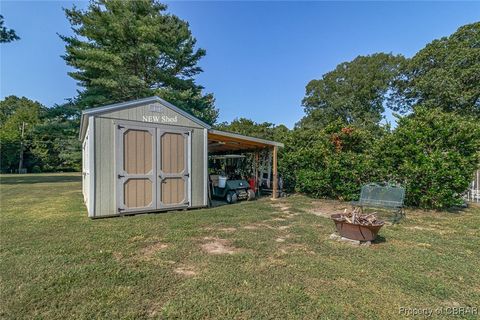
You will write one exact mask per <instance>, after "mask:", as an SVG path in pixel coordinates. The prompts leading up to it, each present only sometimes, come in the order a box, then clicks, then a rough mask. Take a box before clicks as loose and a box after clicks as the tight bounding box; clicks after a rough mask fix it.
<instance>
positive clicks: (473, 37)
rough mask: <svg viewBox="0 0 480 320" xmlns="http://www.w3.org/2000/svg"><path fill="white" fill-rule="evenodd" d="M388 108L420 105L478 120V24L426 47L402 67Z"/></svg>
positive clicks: (404, 108) (479, 74)
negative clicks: (470, 116)
mask: <svg viewBox="0 0 480 320" xmlns="http://www.w3.org/2000/svg"><path fill="white" fill-rule="evenodd" d="M395 87H396V92H395V94H394V95H392V97H393V98H394V99H393V100H392V101H391V107H392V108H393V109H396V110H399V111H412V110H413V109H412V107H413V106H415V105H419V104H421V105H422V106H424V107H430V108H440V109H442V110H444V111H448V112H451V111H455V112H459V113H460V114H465V115H474V116H476V117H480V22H476V23H472V24H468V25H465V26H462V27H460V28H459V29H458V30H457V31H456V32H455V33H453V34H452V35H450V36H449V37H444V38H441V39H438V40H434V41H432V42H431V43H429V44H427V45H426V46H425V48H423V49H422V50H420V51H419V52H418V53H417V54H415V56H414V57H413V58H412V59H410V60H409V61H408V63H406V64H405V65H404V67H403V68H402V77H399V78H398V81H397V83H396V86H395Z"/></svg>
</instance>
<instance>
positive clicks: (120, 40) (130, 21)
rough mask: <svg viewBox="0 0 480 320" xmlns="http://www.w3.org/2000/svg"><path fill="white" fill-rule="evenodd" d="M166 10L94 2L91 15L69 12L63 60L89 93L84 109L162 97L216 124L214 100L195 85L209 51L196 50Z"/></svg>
mask: <svg viewBox="0 0 480 320" xmlns="http://www.w3.org/2000/svg"><path fill="white" fill-rule="evenodd" d="M166 9H167V6H166V5H164V4H162V3H159V2H157V1H156V0H137V1H119V0H93V1H91V2H90V4H89V6H88V8H87V9H86V10H80V9H78V8H76V7H73V8H72V9H65V14H66V16H67V18H68V20H69V22H70V23H71V25H72V30H73V32H74V36H61V38H62V39H63V40H64V41H65V43H66V54H65V56H64V59H65V61H66V62H67V64H68V65H70V66H72V67H73V68H74V69H75V71H73V72H70V73H69V75H70V76H71V77H72V78H74V79H75V80H77V81H78V83H79V85H80V86H82V87H83V88H84V90H83V91H81V92H80V95H79V97H78V103H79V105H80V106H81V107H82V108H84V107H93V106H97V105H101V104H107V103H112V102H119V101H126V100H130V99H135V98H142V97H146V96H152V95H155V94H158V95H160V96H161V97H163V98H165V99H167V100H169V102H171V103H173V104H176V105H179V106H180V107H181V108H183V109H185V110H186V111H188V112H190V113H192V114H194V115H195V116H197V117H199V118H201V119H203V120H204V121H206V122H209V123H213V122H215V120H216V118H217V115H218V112H217V110H216V109H215V107H214V99H213V96H212V95H211V94H206V95H204V94H202V89H203V88H202V87H201V86H199V85H198V84H196V83H195V81H194V77H195V76H196V75H198V74H199V73H200V72H202V69H201V68H200V67H199V66H198V62H199V60H200V59H201V58H202V57H203V56H204V55H205V50H203V49H197V48H196V40H195V38H194V37H193V36H192V33H191V31H190V29H189V25H188V23H187V22H185V21H183V20H181V19H179V18H178V17H176V16H174V15H172V14H167V13H166V12H165V11H166Z"/></svg>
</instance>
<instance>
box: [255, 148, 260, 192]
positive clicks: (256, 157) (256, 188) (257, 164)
mask: <svg viewBox="0 0 480 320" xmlns="http://www.w3.org/2000/svg"><path fill="white" fill-rule="evenodd" d="M258 158H259V156H258V151H255V190H254V191H255V195H257V196H258V195H260V186H259V184H260V181H259V180H260V179H259V178H258V169H259V167H260V165H259V160H258Z"/></svg>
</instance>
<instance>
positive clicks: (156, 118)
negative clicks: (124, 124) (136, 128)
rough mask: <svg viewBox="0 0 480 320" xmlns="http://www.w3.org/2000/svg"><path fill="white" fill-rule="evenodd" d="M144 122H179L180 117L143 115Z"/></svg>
mask: <svg viewBox="0 0 480 320" xmlns="http://www.w3.org/2000/svg"><path fill="white" fill-rule="evenodd" d="M142 120H143V122H158V123H177V122H178V117H177V116H173V117H169V116H165V115H163V116H143V118H142Z"/></svg>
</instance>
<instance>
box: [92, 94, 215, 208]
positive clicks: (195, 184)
mask: <svg viewBox="0 0 480 320" xmlns="http://www.w3.org/2000/svg"><path fill="white" fill-rule="evenodd" d="M154 105H155V107H160V108H161V110H162V112H161V113H158V112H152V111H151V110H150V106H151V104H147V105H143V106H138V107H134V108H130V109H124V110H119V111H113V112H108V113H103V114H101V115H98V116H96V117H95V135H94V136H95V151H96V157H95V171H96V179H95V190H96V194H97V197H96V199H97V201H95V217H105V216H111V215H117V212H116V207H115V183H116V180H115V125H114V121H115V120H124V121H125V120H127V121H132V124H138V123H139V122H141V123H143V124H145V123H146V122H145V121H144V120H145V119H144V116H145V117H149V116H152V117H153V116H157V117H158V116H162V115H166V116H168V117H175V116H176V117H177V122H176V123H175V124H168V125H166V124H161V123H152V126H153V127H164V128H165V127H172V128H174V127H175V126H181V127H187V128H190V129H191V130H192V137H191V139H192V143H191V146H192V159H191V189H192V190H191V199H192V204H191V206H192V207H202V206H205V205H206V203H205V201H204V188H205V185H206V182H205V181H206V180H205V179H206V177H205V170H204V166H206V163H205V160H204V159H205V154H204V152H205V150H206V148H205V145H204V134H205V131H206V130H207V129H205V128H203V127H201V126H199V125H198V124H196V123H195V122H193V121H191V120H190V119H188V118H185V117H183V116H182V115H180V114H177V113H176V112H174V111H173V110H171V109H169V108H167V107H164V106H162V105H160V104H158V103H155V104H154ZM133 121H135V122H133Z"/></svg>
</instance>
